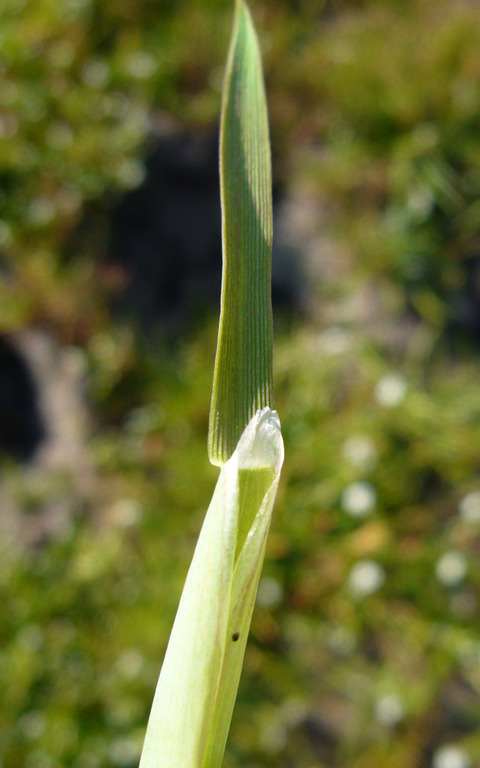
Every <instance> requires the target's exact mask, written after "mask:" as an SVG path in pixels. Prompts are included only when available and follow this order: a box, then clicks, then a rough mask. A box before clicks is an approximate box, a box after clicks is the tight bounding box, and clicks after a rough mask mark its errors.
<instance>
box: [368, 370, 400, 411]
mask: <svg viewBox="0 0 480 768" xmlns="http://www.w3.org/2000/svg"><path fill="white" fill-rule="evenodd" d="M406 394H407V382H406V380H405V377H404V376H402V374H401V373H391V374H388V375H386V376H382V378H381V379H380V381H378V382H377V386H376V387H375V399H376V401H377V403H379V405H383V407H384V408H394V407H395V406H396V405H400V403H401V402H402V401H403V400H404V399H405V395H406Z"/></svg>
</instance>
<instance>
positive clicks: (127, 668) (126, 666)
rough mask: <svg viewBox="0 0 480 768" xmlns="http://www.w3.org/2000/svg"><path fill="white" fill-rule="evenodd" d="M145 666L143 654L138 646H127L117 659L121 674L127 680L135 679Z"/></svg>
mask: <svg viewBox="0 0 480 768" xmlns="http://www.w3.org/2000/svg"><path fill="white" fill-rule="evenodd" d="M144 666H145V662H144V659H143V656H142V654H141V653H140V651H139V650H137V648H127V649H126V650H125V651H123V653H122V654H120V656H119V657H118V659H117V663H116V667H117V670H118V672H119V674H120V675H121V676H122V677H124V678H125V679H126V680H135V678H137V677H138V676H139V674H140V672H141V671H142V669H143V667H144Z"/></svg>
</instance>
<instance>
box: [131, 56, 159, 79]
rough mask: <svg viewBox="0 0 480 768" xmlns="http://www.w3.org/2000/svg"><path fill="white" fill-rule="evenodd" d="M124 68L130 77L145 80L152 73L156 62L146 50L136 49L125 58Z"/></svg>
mask: <svg viewBox="0 0 480 768" xmlns="http://www.w3.org/2000/svg"><path fill="white" fill-rule="evenodd" d="M125 68H126V70H127V72H128V74H129V75H131V76H132V77H136V78H137V79H138V80H145V79H146V78H148V77H151V76H152V75H153V73H154V72H155V70H156V68H157V62H156V61H155V59H154V57H153V56H151V55H150V54H149V53H146V51H136V52H135V53H132V54H130V56H129V57H128V59H127V60H126V62H125Z"/></svg>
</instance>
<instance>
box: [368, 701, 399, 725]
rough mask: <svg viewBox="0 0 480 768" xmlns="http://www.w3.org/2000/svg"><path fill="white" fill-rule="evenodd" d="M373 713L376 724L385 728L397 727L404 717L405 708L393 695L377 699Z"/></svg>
mask: <svg viewBox="0 0 480 768" xmlns="http://www.w3.org/2000/svg"><path fill="white" fill-rule="evenodd" d="M374 711H375V719H376V720H377V722H379V723H380V725H385V726H386V727H391V726H393V725H397V723H399V722H400V721H401V720H403V718H404V716H405V708H404V706H403V704H402V702H401V700H400V699H399V698H398V696H396V695H395V694H393V693H391V694H387V695H385V696H381V697H380V698H379V699H377V701H376V702H375V710H374Z"/></svg>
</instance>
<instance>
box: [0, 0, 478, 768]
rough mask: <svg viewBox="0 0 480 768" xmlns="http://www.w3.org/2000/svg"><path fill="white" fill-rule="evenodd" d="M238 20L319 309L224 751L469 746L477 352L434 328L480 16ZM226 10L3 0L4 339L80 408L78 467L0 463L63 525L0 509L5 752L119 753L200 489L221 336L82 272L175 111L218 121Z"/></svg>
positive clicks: (436, 765) (322, 14)
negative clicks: (42, 528) (168, 346)
mask: <svg viewBox="0 0 480 768" xmlns="http://www.w3.org/2000/svg"><path fill="white" fill-rule="evenodd" d="M252 10H253V14H254V17H255V20H256V24H257V27H258V31H259V37H260V40H261V41H262V44H263V47H264V56H265V62H266V76H267V77H266V79H267V92H268V94H269V102H270V112H271V119H272V137H273V144H274V148H275V151H276V155H277V173H278V174H280V175H283V176H284V177H285V178H287V179H288V183H287V185H290V186H291V187H292V189H293V191H294V193H299V194H300V197H301V199H305V200H308V201H310V208H309V210H310V211H311V210H312V209H313V211H314V212H315V215H314V219H315V221H314V224H315V227H316V229H317V230H318V232H323V233H325V235H328V237H325V238H324V239H323V240H320V243H321V245H322V247H323V249H324V253H325V255H326V263H325V264H323V263H322V262H321V263H320V265H319V266H316V267H315V270H316V273H318V272H320V273H321V274H322V275H323V281H320V284H319V286H318V287H317V288H316V290H317V293H316V294H315V295H316V297H317V298H318V305H319V306H320V307H321V308H324V307H328V312H327V313H326V316H327V317H328V318H334V323H335V325H334V327H327V328H326V329H324V325H321V327H320V328H319V327H318V326H319V324H318V320H317V322H316V324H314V323H311V324H310V325H307V326H306V327H303V328H298V329H293V330H291V332H290V336H288V337H282V338H279V339H278V340H277V345H276V368H277V371H276V382H277V383H276V390H277V408H278V411H279V413H280V415H281V418H282V425H283V431H284V435H285V443H286V462H285V467H284V474H283V479H282V486H281V489H280V494H279V504H278V508H277V512H276V516H275V519H274V524H273V530H272V535H271V538H270V543H269V550H268V553H267V563H266V569H265V574H264V578H263V580H262V583H261V587H260V593H259V601H258V607H257V610H256V613H255V616H254V622H253V628H252V640H251V643H250V645H249V647H248V651H247V657H246V667H245V674H244V678H243V682H242V686H241V691H240V698H239V701H238V705H237V709H236V713H235V716H234V721H233V726H232V734H231V740H230V745H229V751H228V754H227V757H226V768H240V766H242V768H270V767H271V768H273V766H275V767H278V766H287V765H289V766H294V768H324V767H325V766H328V768H337V766H338V768H340V766H341V767H342V768H354V767H355V768H363V766H365V768H367V766H368V768H370V766H372V765H381V766H382V768H400V766H401V768H418V767H419V766H421V768H429V767H430V766H432V768H448V767H449V766H451V765H452V764H453V765H455V768H457V767H458V768H460V767H461V766H464V767H465V768H468V766H475V765H476V764H477V763H478V762H479V761H480V723H479V715H478V710H479V708H478V701H479V696H480V621H479V608H478V603H479V599H480V571H479V568H478V553H479V543H480V538H479V537H480V426H479V425H480V389H479V386H478V357H479V352H478V347H477V348H475V347H473V349H474V356H471V357H470V358H469V357H465V355H464V352H463V350H462V349H461V346H459V348H458V350H457V356H456V358H455V359H454V360H452V359H451V358H450V357H449V350H448V349H445V345H444V344H443V343H442V342H441V331H442V329H443V328H444V327H445V323H446V322H447V321H448V319H449V315H451V314H452V313H453V312H454V311H456V310H458V297H459V295H461V293H462V290H464V288H465V287H469V286H468V280H469V278H468V274H467V273H466V272H465V270H464V269H463V263H464V261H465V259H472V258H473V257H475V256H476V254H477V247H478V240H479V238H478V233H479V225H480V221H479V216H480V208H479V205H478V200H477V198H478V191H479V186H480V131H479V128H480V98H479V90H480V57H479V55H478V51H479V42H480V40H479V38H480V8H479V6H478V5H477V4H476V3H466V2H450V1H448V2H447V0H437V2H436V3H434V2H430V1H428V0H417V1H416V2H413V0H412V2H399V1H398V2H397V1H394V0H391V2H382V3H380V2H373V0H364V2H360V1H358V2H353V0H352V2H333V1H332V2H320V0H319V2H309V1H308V0H303V1H301V2H300V1H297V2H293V0H289V1H287V0H263V1H261V0H258V2H257V3H253V2H252ZM230 21H231V8H230V7H229V4H228V3H225V2H224V0H208V1H207V0H206V1H205V2H202V3H198V2H197V1H196V0H176V1H175V2H169V1H168V0H165V2H154V1H153V0H150V1H148V0H135V2H129V1H128V0H63V2H60V0H30V1H28V0H27V1H26V2H22V1H21V0H4V2H3V3H1V8H0V76H1V77H0V189H1V192H0V247H1V253H2V257H1V264H2V268H1V271H0V322H1V327H2V330H10V331H19V330H21V329H22V328H24V327H29V326H35V327H39V326H41V327H43V328H45V327H47V328H48V329H49V333H50V334H52V335H53V336H55V337H56V338H57V339H58V340H59V341H60V343H69V344H72V343H73V344H75V345H76V346H77V348H78V349H77V353H78V355H79V356H80V357H81V359H82V361H83V363H82V364H83V366H84V368H85V370H86V372H87V379H88V396H89V403H90V411H91V413H92V428H91V437H90V439H89V441H88V445H87V446H86V449H87V451H88V456H89V460H90V463H91V468H90V469H91V471H90V475H89V477H88V482H85V483H79V482H78V479H77V478H76V477H75V473H74V472H72V474H71V475H70V474H69V472H65V471H63V472H55V471H52V472H51V473H50V474H49V473H48V471H47V470H44V474H43V475H42V476H41V477H40V478H39V477H38V475H36V474H35V472H34V471H33V470H28V471H27V472H25V471H24V469H23V468H20V467H14V466H9V467H6V474H5V477H6V479H5V481H4V482H5V483H6V484H7V486H8V492H9V495H10V496H11V497H12V498H13V500H14V502H15V504H16V505H17V506H18V509H19V510H21V516H22V526H23V528H24V529H26V530H28V527H29V526H30V525H31V526H32V527H33V526H35V525H36V524H37V522H38V520H41V518H42V516H43V515H45V514H47V513H48V511H49V510H50V509H52V508H53V509H56V510H57V514H61V515H63V518H64V524H63V525H62V526H60V528H59V529H58V533H57V534H56V535H55V536H53V537H52V538H51V539H48V540H46V541H39V542H38V543H37V544H36V545H35V546H34V547H32V546H30V545H28V544H26V543H23V544H22V543H21V542H19V541H18V539H17V538H16V537H13V536H10V535H9V533H8V530H5V529H4V527H2V545H1V546H2V553H1V557H0V595H1V604H2V610H1V611H0V634H1V650H0V728H1V738H0V765H1V766H2V768H20V767H22V768H24V767H25V768H63V766H72V768H117V766H118V767H119V768H122V767H123V768H134V766H136V765H137V764H138V755H139V751H140V747H141V741H142V738H143V733H144V728H145V724H146V720H147V716H148V711H149V708H150V704H151V699H152V694H153V689H154V686H155V683H156V680H157V676H158V671H159V665H160V661H161V656H162V652H163V650H164V648H165V646H166V642H167V639H168V633H169V630H170V627H171V623H172V621H173V616H174V613H175V609H176V605H177V602H178V598H179V595H180V592H181V588H182V584H183V579H184V577H185V574H186V571H187V568H188V564H189V562H190V558H191V555H192V551H193V547H194V543H195V540H196V536H197V533H198V530H199V528H200V526H201V522H202V519H203V515H204V512H205V509H206V506H207V504H208V501H209V498H210V496H211V491H212V488H213V486H214V481H215V474H216V473H215V470H214V469H213V468H211V467H210V465H209V463H208V460H207V454H206V434H207V424H208V407H209V393H210V390H211V376H212V369H213V356H214V348H215V333H214V330H213V326H212V327H210V326H207V327H205V328H203V329H202V330H201V332H199V333H198V334H197V336H196V337H194V338H193V339H190V340H189V342H188V343H187V342H184V343H182V344H181V345H180V349H179V351H178V352H177V353H176V354H175V355H172V354H171V353H167V352H164V353H161V354H160V353H158V352H154V351H152V350H149V351H148V350H147V351H141V352H140V351H139V348H141V345H140V344H138V342H137V340H136V339H135V336H134V334H133V332H132V331H131V330H130V329H128V328H125V327H122V326H121V325H120V324H119V323H118V322H117V321H113V320H112V319H111V317H110V314H109V311H108V303H107V297H108V293H109V291H110V290H111V288H112V286H111V285H110V284H109V282H108V279H107V278H105V275H104V273H102V272H101V271H99V270H98V266H97V264H98V259H99V258H100V257H101V256H102V254H103V251H104V248H105V243H104V238H105V225H104V221H105V211H106V210H108V207H109V205H110V204H111V200H112V199H113V198H114V197H115V195H117V194H118V193H119V192H120V191H121V190H122V189H128V188H131V187H134V186H135V185H137V184H139V183H140V182H141V180H142V177H143V174H144V167H143V158H144V156H145V153H146V152H147V151H148V137H149V136H150V134H151V132H154V130H155V126H156V125H157V124H158V123H159V122H160V121H163V120H164V115H165V113H168V114H169V115H171V116H173V117H174V118H175V119H176V120H178V121H179V122H180V123H181V124H189V125H205V124H208V125H213V124H215V123H216V121H217V119H218V112H219V94H220V85H221V76H222V71H223V61H224V58H225V50H226V46H227V41H228V35H229V29H230ZM311 201H313V205H311ZM322 253H323V251H322ZM365 286H368V289H369V290H372V286H373V288H374V289H375V294H374V301H373V302H372V303H373V305H374V307H376V308H378V312H379V315H378V317H377V319H376V316H375V312H373V316H372V314H370V315H369V323H368V326H365V327H364V326H362V325H361V323H360V321H359V320H358V317H357V316H356V315H355V314H353V315H352V309H351V308H352V306H353V307H355V306H356V302H355V300H354V299H356V297H357V295H358V291H359V290H360V289H362V290H364V289H365ZM412 309H413V310H414V313H415V315H416V320H415V325H412V321H411V319H410V320H409V322H408V323H406V322H405V316H406V310H412ZM386 317H388V318H390V319H391V322H390V325H391V326H392V330H391V332H390V331H389V332H388V333H385V332H384V325H385V318H386ZM352 318H353V319H352ZM395 325H396V327H395ZM412 327H413V328H414V330H413V332H412ZM397 331H398V333H397ZM393 342H394V343H393ZM433 350H434V351H435V354H432V351H433ZM58 510H60V512H58ZM19 514H20V513H19ZM30 521H31V522H30ZM26 538H28V537H26ZM448 750H450V752H449V751H448ZM448 760H450V762H448ZM452 760H456V762H454V763H452ZM462 761H463V762H462Z"/></svg>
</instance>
